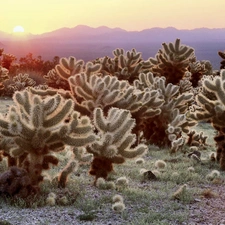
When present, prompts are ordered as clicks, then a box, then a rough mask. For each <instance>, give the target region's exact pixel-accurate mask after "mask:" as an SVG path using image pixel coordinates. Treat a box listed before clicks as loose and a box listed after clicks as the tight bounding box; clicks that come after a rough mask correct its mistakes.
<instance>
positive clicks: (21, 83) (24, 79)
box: [5, 73, 36, 96]
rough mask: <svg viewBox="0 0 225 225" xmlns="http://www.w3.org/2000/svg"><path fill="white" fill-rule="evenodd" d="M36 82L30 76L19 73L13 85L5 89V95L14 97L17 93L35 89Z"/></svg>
mask: <svg viewBox="0 0 225 225" xmlns="http://www.w3.org/2000/svg"><path fill="white" fill-rule="evenodd" d="M35 85H36V82H35V81H34V80H33V79H32V78H30V77H29V74H22V73H19V74H18V75H16V76H15V77H13V79H12V83H10V84H9V85H7V87H6V88H5V94H6V95H8V96H12V95H13V94H14V92H16V91H22V90H24V89H25V88H27V87H34V86H35Z"/></svg>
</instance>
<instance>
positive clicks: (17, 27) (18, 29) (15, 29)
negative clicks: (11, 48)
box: [13, 26, 24, 33]
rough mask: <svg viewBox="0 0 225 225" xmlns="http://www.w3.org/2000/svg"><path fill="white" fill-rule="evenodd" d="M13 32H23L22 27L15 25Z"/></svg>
mask: <svg viewBox="0 0 225 225" xmlns="http://www.w3.org/2000/svg"><path fill="white" fill-rule="evenodd" d="M13 32H14V33H23V32H24V28H23V27H22V26H16V27H14V28H13Z"/></svg>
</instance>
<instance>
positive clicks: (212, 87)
mask: <svg viewBox="0 0 225 225" xmlns="http://www.w3.org/2000/svg"><path fill="white" fill-rule="evenodd" d="M224 75H225V72H224ZM203 86H204V87H205V88H206V89H207V90H208V91H212V92H213V93H215V95H216V96H217V98H218V100H219V101H220V102H221V103H222V104H223V105H225V79H224V80H222V79H221V77H216V78H215V79H214V80H213V81H211V80H208V79H205V80H204V81H203Z"/></svg>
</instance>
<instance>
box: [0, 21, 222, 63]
mask: <svg viewBox="0 0 225 225" xmlns="http://www.w3.org/2000/svg"><path fill="white" fill-rule="evenodd" d="M176 38H180V39H181V44H185V45H189V46H191V47H194V48H195V50H196V54H197V56H198V55H199V56H200V58H201V59H209V60H213V61H215V63H217V65H216V66H218V64H219V58H218V55H217V52H218V51H223V50H224V49H225V28H214V29H210V28H196V29H192V30H187V29H183V30H178V29H176V28H174V27H167V28H159V27H154V28H150V29H145V30H142V31H126V30H124V29H121V28H109V27H106V26H100V27H97V28H93V27H89V26H85V25H78V26H76V27H74V28H66V27H63V28H60V29H57V30H54V31H51V32H46V33H43V34H38V35H34V34H26V35H24V36H22V35H20V36H19V37H18V36H16V35H15V34H8V33H5V32H2V31H0V48H2V46H3V48H4V50H5V52H7V53H11V54H14V55H16V56H17V57H18V58H19V57H23V56H25V55H26V54H28V53H29V52H31V53H33V54H34V55H41V56H42V57H43V58H44V59H52V58H53V57H54V56H56V55H57V56H60V57H68V56H70V55H73V56H75V57H76V58H79V59H84V60H85V61H89V60H93V59H95V58H98V57H103V56H105V55H108V56H112V50H114V49H115V48H124V49H125V50H131V49H132V48H136V49H137V50H138V51H140V52H142V56H143V58H145V59H147V58H149V57H154V56H155V54H156V53H157V51H158V49H159V48H161V44H162V43H163V42H166V43H168V42H174V41H175V40H176Z"/></svg>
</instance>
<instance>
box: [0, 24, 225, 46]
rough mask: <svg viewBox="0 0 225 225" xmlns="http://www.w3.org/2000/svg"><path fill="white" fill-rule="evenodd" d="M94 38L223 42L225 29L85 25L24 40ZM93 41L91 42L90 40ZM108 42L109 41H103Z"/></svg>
mask: <svg viewBox="0 0 225 225" xmlns="http://www.w3.org/2000/svg"><path fill="white" fill-rule="evenodd" d="M90 37H91V38H96V39H98V40H104V39H105V38H110V37H111V39H112V40H113V39H116V40H118V39H120V38H126V39H128V40H131V41H146V42H148V41H151V42H154V41H163V40H164V41H172V40H174V39H176V38H180V39H182V40H183V41H191V40H192V41H203V40H205V39H206V38H207V39H208V41H215V40H225V28H213V29H212V28H196V29H192V30H188V29H180V30H179V29H176V28H174V27H167V28H159V27H154V28H149V29H144V30H142V31H126V30H124V29H121V28H109V27H107V26H100V27H97V28H93V27H89V26H86V25H78V26H76V27H74V28H67V27H63V28H60V29H57V30H53V31H50V32H46V33H43V34H37V35H34V34H27V35H26V39H28V40H32V39H40V38H56V39H64V40H65V39H66V40H68V39H72V38H75V39H78V38H85V39H86V40H88V38H90ZM12 38H13V39H14V38H15V34H8V33H5V32H2V31H0V41H3V40H8V39H12ZM92 41H93V40H92ZM105 41H110V40H105Z"/></svg>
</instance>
